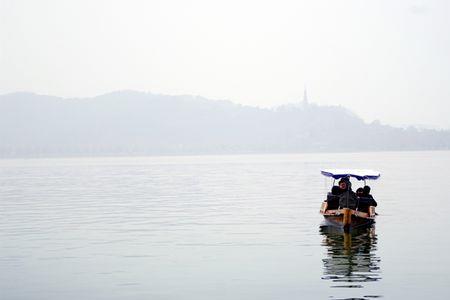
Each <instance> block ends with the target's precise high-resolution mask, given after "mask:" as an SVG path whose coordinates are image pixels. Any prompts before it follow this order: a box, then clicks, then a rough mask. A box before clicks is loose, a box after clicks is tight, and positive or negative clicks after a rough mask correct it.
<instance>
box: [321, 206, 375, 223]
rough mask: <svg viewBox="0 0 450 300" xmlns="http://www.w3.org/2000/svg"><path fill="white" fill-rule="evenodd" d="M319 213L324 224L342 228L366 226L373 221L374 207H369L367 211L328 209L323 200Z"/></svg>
mask: <svg viewBox="0 0 450 300" xmlns="http://www.w3.org/2000/svg"><path fill="white" fill-rule="evenodd" d="M320 213H321V214H322V215H323V216H324V218H325V225H326V226H334V227H340V228H343V229H344V230H349V229H351V228H362V227H368V226H371V225H372V224H373V223H375V207H369V213H366V212H361V211H357V210H353V209H350V208H342V209H336V210H329V209H327V205H326V202H324V203H323V204H322V207H321V210H320Z"/></svg>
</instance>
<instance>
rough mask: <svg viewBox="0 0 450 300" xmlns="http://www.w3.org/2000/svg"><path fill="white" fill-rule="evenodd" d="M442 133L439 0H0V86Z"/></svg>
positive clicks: (449, 124) (449, 104) (447, 9)
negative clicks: (191, 102)
mask: <svg viewBox="0 0 450 300" xmlns="http://www.w3.org/2000/svg"><path fill="white" fill-rule="evenodd" d="M305 84H306V85H307V87H308V92H309V94H310V100H312V101H313V102H316V103H318V104H330V105H331V104H333V105H342V106H345V107H348V108H350V109H351V110H353V111H354V112H355V113H357V114H358V115H360V116H361V117H363V118H364V119H365V120H367V121H372V120H374V119H379V120H381V121H382V122H384V123H388V124H393V125H399V124H424V125H431V126H434V127H438V128H449V129H450V118H449V117H448V116H449V115H450V1H445V0H442V1H406V0H402V1H381V0H378V1H375V0H374V1H363V0H357V1H350V0H349V1H339V0H332V1H318V0H314V1H280V0H278V1H244V0H241V1H231V0H227V1H212V0H210V1H187V0H184V1H183V0H178V1H177V0H163V1H131V0H127V1H125V0H124V1H98V0H89V1H80V0H77V1H74V0H59V1H57V0H55V1H46V0H40V1H21V0H11V1H8V0H0V94H4V93H9V92H14V91H30V92H36V93H42V94H50V95H56V96H65V97H81V96H93V95H98V94H101V93H105V92H110V91H114V90H120V89H135V90H141V91H151V92H154V93H163V94H193V95H201V96H205V97H209V98H213V99H228V100H231V101H233V102H238V103H243V104H249V105H256V106H265V107H267V106H275V105H280V104H284V103H289V102H293V101H300V100H301V98H302V95H303V88H304V85H305Z"/></svg>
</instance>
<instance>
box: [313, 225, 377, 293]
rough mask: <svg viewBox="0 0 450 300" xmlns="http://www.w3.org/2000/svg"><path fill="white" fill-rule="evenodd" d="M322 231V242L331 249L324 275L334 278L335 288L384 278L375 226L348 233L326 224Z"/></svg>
mask: <svg viewBox="0 0 450 300" xmlns="http://www.w3.org/2000/svg"><path fill="white" fill-rule="evenodd" d="M320 234H321V235H323V241H322V245H323V246H325V247H326V249H327V252H326V255H327V257H326V258H324V259H323V266H324V270H323V272H324V276H323V277H322V279H324V280H331V282H332V285H331V287H332V288H364V287H365V285H366V284H367V283H369V282H376V281H378V280H380V279H381V275H380V258H379V257H378V256H376V254H375V251H376V249H377V235H376V234H375V228H374V227H371V228H366V229H360V230H354V231H352V232H350V233H345V232H343V231H342V230H339V229H336V228H333V227H330V226H322V227H321V228H320ZM378 297H381V296H380V295H364V296H363V298H358V299H370V298H378ZM348 299H355V298H348Z"/></svg>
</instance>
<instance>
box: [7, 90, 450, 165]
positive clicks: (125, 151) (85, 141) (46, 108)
mask: <svg viewBox="0 0 450 300" xmlns="http://www.w3.org/2000/svg"><path fill="white" fill-rule="evenodd" d="M435 149H450V132H449V131H435V130H417V129H415V128H409V129H401V128H394V127H391V126H386V125H381V124H380V123H378V122H374V123H370V124H367V123H365V122H363V120H362V119H360V118H358V117H357V116H355V115H354V114H353V113H351V112H350V111H349V110H346V109H344V108H342V107H336V106H318V105H314V104H307V103H299V104H298V105H286V106H281V107H278V108H276V109H261V108H256V107H249V106H242V105H238V104H234V103H232V102H229V101H215V100H208V99H205V98H202V97H193V96H165V95H156V94H150V93H141V92H133V91H121V92H113V93H109V94H105V95H101V96H97V97H93V98H83V99H65V98H58V97H50V96H42V95H36V94H31V93H13V94H7V95H2V96H0V157H30V156H31V157H39V156H67V155H151V154H205V153H208V154H215V153H217V154H219V153H276V152H311V151H320V152H334V151H380V150H435Z"/></svg>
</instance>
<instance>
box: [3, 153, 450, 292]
mask: <svg viewBox="0 0 450 300" xmlns="http://www.w3.org/2000/svg"><path fill="white" fill-rule="evenodd" d="M343 167H349V168H372V169H377V170H379V171H380V172H381V173H382V177H381V179H380V180H379V181H377V182H370V185H371V186H372V193H373V195H374V197H375V198H376V200H377V201H378V204H379V205H378V208H377V211H378V213H379V216H378V217H377V221H376V226H375V227H374V228H370V229H367V230H363V231H359V232H353V233H351V234H344V233H342V232H336V231H335V230H331V229H329V228H321V226H320V225H321V222H322V217H321V216H320V215H319V214H318V210H319V207H320V203H321V201H322V200H323V199H324V195H325V194H326V192H327V190H328V189H329V188H330V185H331V181H330V180H329V179H326V178H325V177H323V176H321V175H320V169H321V168H343ZM449 169H450V152H448V151H443V152H384V153H345V154H343V153H341V154H283V155H281V154H280V155H234V156H185V157H181V156H173V157H110V158H55V159H14V160H0V299H195V300H198V299H353V298H356V299H373V298H380V297H382V298H383V299H423V298H427V299H444V298H447V294H448V292H450V289H449V287H448V286H449V285H450V276H449V267H450V256H449V253H450V242H449V234H448V230H449V227H450V220H449V218H448V213H449V211H450V204H449V203H450V201H449V199H448V195H447V194H448V186H449V185H448V178H447V175H448V172H449ZM353 185H354V188H356V187H357V186H358V185H360V183H358V182H353Z"/></svg>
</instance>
